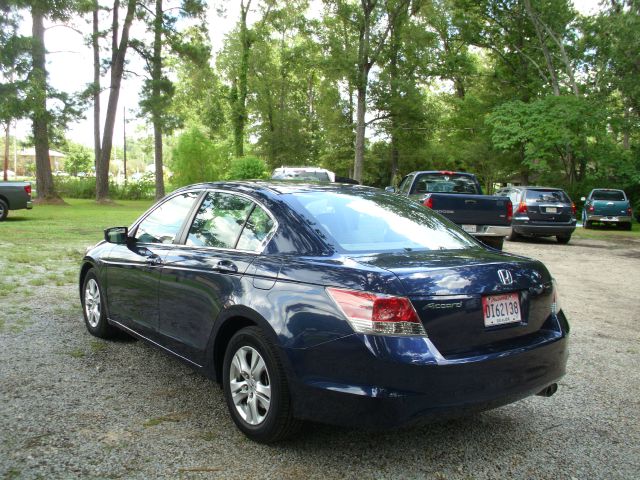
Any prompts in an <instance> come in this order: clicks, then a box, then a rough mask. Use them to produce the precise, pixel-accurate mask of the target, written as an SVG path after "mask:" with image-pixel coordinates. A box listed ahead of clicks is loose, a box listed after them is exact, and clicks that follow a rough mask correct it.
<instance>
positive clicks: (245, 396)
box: [229, 346, 271, 425]
mask: <svg viewBox="0 0 640 480" xmlns="http://www.w3.org/2000/svg"><path fill="white" fill-rule="evenodd" d="M229 387H230V390H231V398H232V399H233V404H234V405H235V408H236V411H237V412H238V414H239V415H240V417H241V418H242V419H243V420H244V421H245V422H247V423H248V424H249V425H260V424H261V423H262V422H264V420H265V418H266V417H267V414H268V413H269V407H270V405H271V380H270V377H269V371H268V370H267V365H266V364H265V362H264V359H263V358H262V356H261V355H260V353H258V351H257V350H256V349H255V348H252V347H249V346H244V347H240V348H239V349H238V350H237V351H236V353H235V355H234V356H233V360H232V362H231V366H230V368H229Z"/></svg>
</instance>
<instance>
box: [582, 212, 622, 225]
mask: <svg viewBox="0 0 640 480" xmlns="http://www.w3.org/2000/svg"><path fill="white" fill-rule="evenodd" d="M587 221H588V222H602V223H627V222H631V216H630V215H588V214H587Z"/></svg>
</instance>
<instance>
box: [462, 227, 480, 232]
mask: <svg viewBox="0 0 640 480" xmlns="http://www.w3.org/2000/svg"><path fill="white" fill-rule="evenodd" d="M462 229H463V230H464V231H465V232H467V233H476V230H477V228H476V226H475V225H462Z"/></svg>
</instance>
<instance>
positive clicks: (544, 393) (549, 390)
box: [536, 383, 558, 397]
mask: <svg viewBox="0 0 640 480" xmlns="http://www.w3.org/2000/svg"><path fill="white" fill-rule="evenodd" d="M557 391H558V384H557V383H552V384H551V385H549V386H548V387H545V388H543V389H542V390H540V391H539V392H538V393H536V395H539V396H541V397H550V396H551V395H553V394H554V393H556V392H557Z"/></svg>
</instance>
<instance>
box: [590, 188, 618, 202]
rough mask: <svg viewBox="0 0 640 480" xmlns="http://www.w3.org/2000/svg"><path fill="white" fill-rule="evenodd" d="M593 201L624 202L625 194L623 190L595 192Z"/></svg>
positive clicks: (592, 197)
mask: <svg viewBox="0 0 640 480" xmlns="http://www.w3.org/2000/svg"><path fill="white" fill-rule="evenodd" d="M591 199H592V200H608V201H610V202H624V201H625V200H626V198H625V196H624V192H623V191H621V190H595V191H594V192H593V193H592V194H591Z"/></svg>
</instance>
